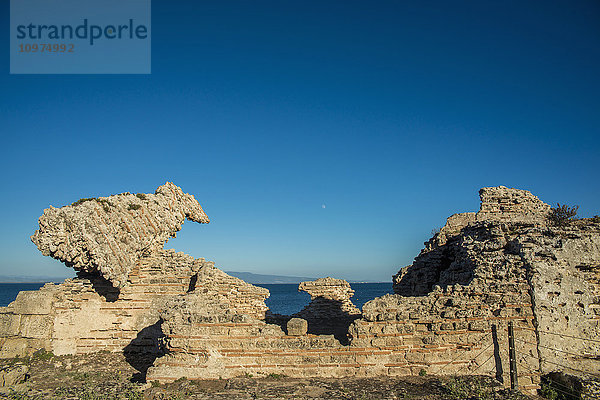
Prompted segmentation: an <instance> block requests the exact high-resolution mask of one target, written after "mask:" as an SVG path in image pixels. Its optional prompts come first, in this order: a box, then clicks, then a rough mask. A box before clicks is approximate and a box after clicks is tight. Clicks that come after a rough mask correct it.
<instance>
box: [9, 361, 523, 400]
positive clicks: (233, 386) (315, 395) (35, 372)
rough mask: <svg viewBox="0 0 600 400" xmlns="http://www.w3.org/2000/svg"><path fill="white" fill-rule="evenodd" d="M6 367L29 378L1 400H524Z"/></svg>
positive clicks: (414, 380) (479, 389)
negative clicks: (136, 379)
mask: <svg viewBox="0 0 600 400" xmlns="http://www.w3.org/2000/svg"><path fill="white" fill-rule="evenodd" d="M6 362H9V361H6ZM10 362H24V363H27V364H28V365H29V374H30V376H29V379H28V380H27V382H25V383H24V384H21V385H18V386H16V387H14V388H0V389H2V391H1V392H0V398H3V399H80V400H109V399H111V400H117V399H119V400H141V399H148V400H167V399H169V400H183V399H215V400H216V399H219V400H221V399H222V400H232V399H286V400H287V399H290V400H291V399H294V400H301V399H365V400H366V399H369V400H370V399H378V400H380V399H414V400H416V399H424V400H442V399H444V400H446V399H448V400H453V399H455V400H458V399H460V400H463V399H481V400H509V399H511V400H512V399H514V400H517V399H519V400H520V399H523V400H525V399H528V397H526V396H523V395H521V394H517V393H511V392H509V391H506V390H500V389H499V388H498V387H497V383H495V381H493V380H492V379H490V378H486V377H460V378H452V377H434V376H418V377H401V378H390V377H382V378H376V379H372V378H371V379H325V378H314V379H313V378H310V379H296V378H287V377H285V376H278V375H270V376H266V377H252V376H246V377H243V378H235V379H223V380H211V381H188V380H185V379H182V380H179V381H177V382H174V383H171V384H167V385H157V384H152V383H146V384H142V383H132V382H131V379H132V377H133V376H134V375H136V373H137V371H136V370H135V369H134V368H133V367H131V366H130V365H129V364H128V363H127V362H126V360H125V357H123V356H122V355H119V354H107V353H95V354H90V355H87V356H63V357H53V356H51V355H38V356H36V357H33V358H31V359H28V360H12V361H10Z"/></svg>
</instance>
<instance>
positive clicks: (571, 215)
mask: <svg viewBox="0 0 600 400" xmlns="http://www.w3.org/2000/svg"><path fill="white" fill-rule="evenodd" d="M578 209H579V206H573V207H569V206H567V205H566V204H563V205H560V203H557V204H556V207H553V208H552V209H551V211H550V214H549V215H548V220H549V221H550V223H551V224H552V225H555V226H565V225H568V224H569V223H570V222H571V221H573V220H574V219H575V216H576V215H577V210H578Z"/></svg>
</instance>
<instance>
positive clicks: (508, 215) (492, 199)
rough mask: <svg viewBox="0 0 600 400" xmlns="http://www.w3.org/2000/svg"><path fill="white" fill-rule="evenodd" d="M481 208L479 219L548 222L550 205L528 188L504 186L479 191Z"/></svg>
mask: <svg viewBox="0 0 600 400" xmlns="http://www.w3.org/2000/svg"><path fill="white" fill-rule="evenodd" d="M479 197H480V199H481V209H480V210H479V212H478V213H477V221H508V222H512V223H515V222H534V223H542V224H544V223H545V222H546V216H547V214H548V213H549V212H550V206H549V205H548V204H546V203H544V202H543V201H541V200H540V199H538V198H537V197H536V196H534V195H533V194H531V192H528V191H527V190H519V189H509V188H507V187H504V186H497V187H486V188H483V189H481V190H480V191H479Z"/></svg>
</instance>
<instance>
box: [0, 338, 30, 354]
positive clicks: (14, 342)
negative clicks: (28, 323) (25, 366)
mask: <svg viewBox="0 0 600 400" xmlns="http://www.w3.org/2000/svg"><path fill="white" fill-rule="evenodd" d="M27 342H28V341H27V339H24V338H7V339H6V340H5V341H4V344H3V345H2V348H1V349H0V358H14V357H23V356H25V355H27Z"/></svg>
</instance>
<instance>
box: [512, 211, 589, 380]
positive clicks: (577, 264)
mask: <svg viewBox="0 0 600 400" xmlns="http://www.w3.org/2000/svg"><path fill="white" fill-rule="evenodd" d="M524 239H525V238H524ZM521 246H522V250H521V251H522V253H523V254H524V257H525V258H526V259H527V260H528V261H529V262H530V263H531V285H532V293H533V300H534V304H535V316H536V322H537V331H536V333H537V336H538V343H539V352H540V356H541V357H540V358H541V367H542V371H543V372H545V373H546V372H552V371H564V372H566V373H571V374H575V375H583V376H592V377H596V378H599V377H600V374H599V373H598V371H600V224H593V223H590V222H589V221H587V222H584V221H578V222H577V223H574V224H572V225H571V226H567V227H563V228H560V229H559V228H550V229H548V230H546V231H544V232H542V233H540V234H539V235H537V236H530V237H527V238H526V240H523V242H522V243H521Z"/></svg>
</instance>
